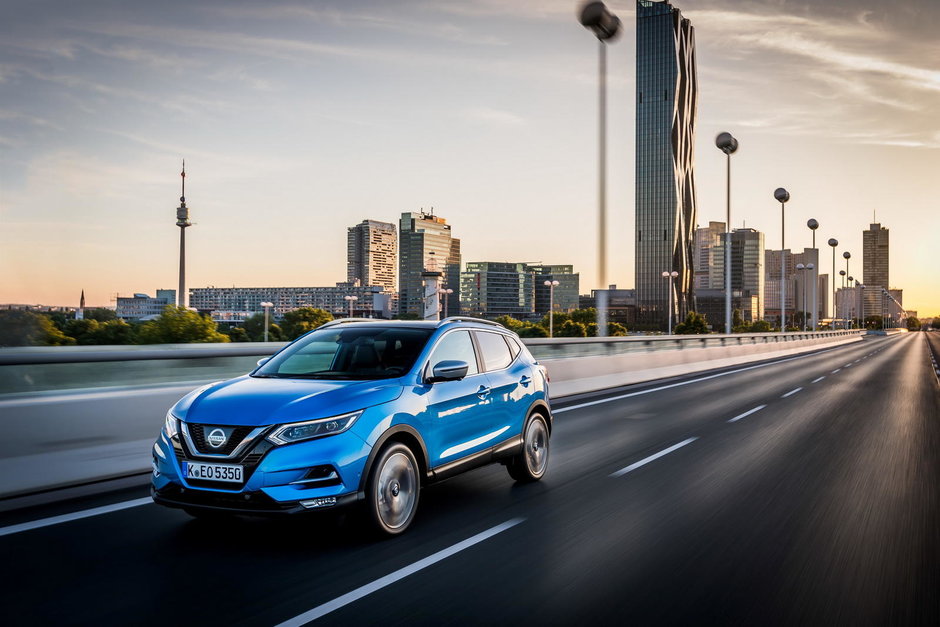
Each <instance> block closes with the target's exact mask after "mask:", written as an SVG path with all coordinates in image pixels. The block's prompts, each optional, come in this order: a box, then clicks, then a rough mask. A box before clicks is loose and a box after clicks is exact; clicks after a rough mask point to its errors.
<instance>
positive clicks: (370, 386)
mask: <svg viewBox="0 0 940 627" xmlns="http://www.w3.org/2000/svg"><path fill="white" fill-rule="evenodd" d="M402 389H403V388H402V385H401V381H400V380H399V379H387V380H381V381H324V380H311V379H263V378H254V377H250V376H248V375H245V376H243V377H239V378H237V379H231V380H229V381H220V382H218V383H212V384H210V385H207V386H204V387H201V388H199V389H197V390H193V391H192V392H190V393H189V394H188V395H186V396H185V397H184V398H183V399H182V400H180V401H179V402H178V403H177V404H176V405H175V406H174V407H173V413H174V414H175V415H176V416H177V417H178V418H180V419H182V420H183V421H185V422H194V423H202V424H221V425H239V426H242V425H243V426H258V427H260V426H264V425H271V424H277V423H282V422H299V421H302V420H313V419H316V418H327V417H329V416H336V415H338V414H345V413H349V412H353V411H358V410H360V409H365V408H366V407H370V406H373V405H380V404H382V403H388V402H391V401H393V400H395V399H396V398H398V397H399V396H401V393H402Z"/></svg>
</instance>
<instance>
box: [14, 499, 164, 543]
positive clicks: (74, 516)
mask: <svg viewBox="0 0 940 627" xmlns="http://www.w3.org/2000/svg"><path fill="white" fill-rule="evenodd" d="M148 503H153V499H152V498H150V497H149V496H145V497H144V498H142V499H134V500H133V501H124V502H123V503H114V504H113V505H104V506H102V507H95V508H92V509H86V510H83V511H81V512H73V513H71V514H62V515H61V516H53V517H51V518H41V519H39V520H34V521H32V522H26V523H20V524H18V525H9V526H8V527H0V536H8V535H11V534H14V533H20V532H21V531H29V530H31V529H39V528H41V527H50V526H52V525H58V524H61V523H66V522H71V521H73V520H80V519H82V518H90V517H92V516H100V515H101V514H110V513H111V512H119V511H121V510H122V509H129V508H131V507H140V506H141V505H147V504H148Z"/></svg>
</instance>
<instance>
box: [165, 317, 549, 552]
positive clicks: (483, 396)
mask: <svg viewBox="0 0 940 627" xmlns="http://www.w3.org/2000/svg"><path fill="white" fill-rule="evenodd" d="M258 363H259V366H258V368H256V369H255V370H254V371H253V372H252V373H251V374H247V375H245V376H242V377H238V378H236V379H231V380H229V381H222V382H218V383H213V384H211V385H207V386H205V387H202V388H199V389H197V390H194V391H193V392H190V393H189V394H188V395H186V396H185V397H184V398H183V399H182V400H180V401H179V402H178V403H176V405H174V406H173V408H172V409H170V411H169V412H168V413H167V415H166V423H165V425H164V427H163V431H162V432H161V433H160V436H159V438H158V439H157V442H156V444H154V448H153V486H152V495H153V499H154V501H156V502H157V503H159V504H161V505H167V506H170V507H180V508H183V509H184V510H185V511H186V512H188V513H190V514H192V515H193V516H197V517H209V516H225V515H228V514H233V513H234V514H262V515H263V514H273V513H295V512H303V511H310V510H324V509H329V508H333V507H338V506H342V505H349V504H352V503H356V502H363V504H364V506H365V509H366V510H367V512H368V515H369V519H370V520H371V521H372V523H373V524H374V525H375V527H376V528H377V529H378V530H379V531H381V532H384V533H386V534H398V533H401V532H403V531H404V530H405V529H407V528H408V526H409V524H410V523H411V521H412V520H413V519H414V516H415V512H416V511H417V509H418V497H419V494H420V488H421V486H422V485H424V484H427V483H429V482H432V481H436V480H439V479H444V478H446V477H449V476H452V475H454V474H457V473H460V472H463V471H466V470H469V469H471V468H475V467H477V466H481V465H484V464H488V463H491V462H500V463H502V464H504V465H505V466H506V468H507V470H508V471H509V475H510V476H511V477H512V478H513V479H515V480H516V481H521V482H526V481H537V480H539V479H541V478H542V476H543V475H544V474H545V471H546V468H547V467H548V453H549V436H550V435H551V431H552V415H551V408H550V407H549V402H548V377H547V375H546V372H545V368H544V367H543V366H541V365H539V363H538V362H537V361H535V359H534V358H533V357H532V355H531V354H530V353H529V351H528V350H527V349H526V347H525V346H524V345H523V344H522V342H521V341H520V340H519V338H518V336H516V335H515V334H514V333H512V332H510V331H507V330H506V329H504V328H503V327H502V326H500V325H498V324H496V323H493V322H488V321H486V320H475V319H472V318H447V319H445V320H442V321H440V322H437V321H434V322H423V321H422V322H410V321H377V320H375V321H372V320H370V321H366V320H337V321H334V322H329V323H327V324H325V325H323V326H321V327H320V328H318V329H316V330H315V331H311V332H310V333H308V334H306V335H304V336H303V337H301V338H299V339H297V340H295V341H294V342H292V343H291V344H289V345H287V346H286V347H284V348H283V349H281V350H280V351H279V352H278V353H276V354H275V355H274V356H273V357H271V358H269V359H264V360H261V361H259V362H258Z"/></svg>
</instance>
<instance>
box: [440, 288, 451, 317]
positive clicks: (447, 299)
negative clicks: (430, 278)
mask: <svg viewBox="0 0 940 627" xmlns="http://www.w3.org/2000/svg"><path fill="white" fill-rule="evenodd" d="M453 293H454V290H452V289H450V288H449V287H448V288H447V289H443V290H438V294H443V295H444V317H445V318H446V317H447V306H448V305H449V304H450V295H451V294H453Z"/></svg>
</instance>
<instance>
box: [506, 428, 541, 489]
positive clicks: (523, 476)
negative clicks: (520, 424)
mask: <svg viewBox="0 0 940 627" xmlns="http://www.w3.org/2000/svg"><path fill="white" fill-rule="evenodd" d="M548 439H549V436H548V423H546V422H545V417H544V416H543V415H542V414H538V413H536V414H533V415H532V417H531V418H530V419H529V422H528V423H527V424H526V428H525V433H524V434H523V439H522V451H521V452H520V453H519V454H518V455H516V456H514V457H513V458H512V459H511V460H509V463H508V464H507V465H506V469H507V470H508V471H509V476H510V477H512V478H513V479H515V480H516V481H518V482H520V483H529V482H532V481H538V480H539V479H541V478H542V477H543V476H544V475H545V471H546V470H547V469H548V451H549V446H548Z"/></svg>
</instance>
